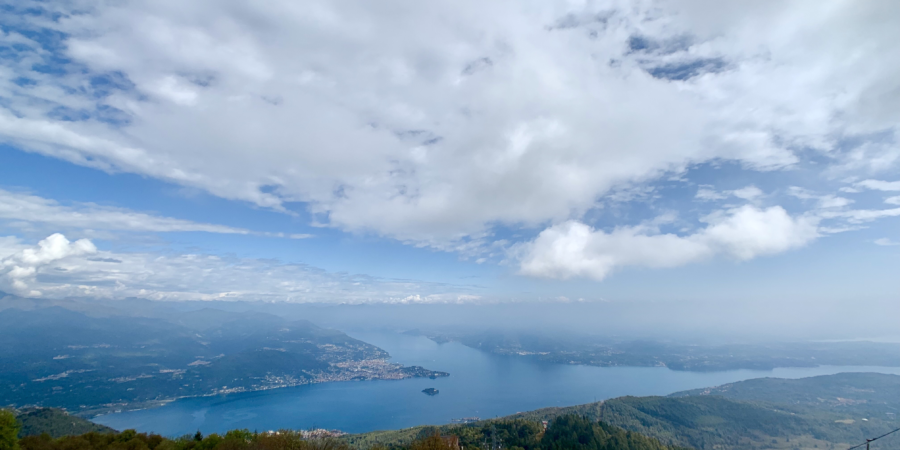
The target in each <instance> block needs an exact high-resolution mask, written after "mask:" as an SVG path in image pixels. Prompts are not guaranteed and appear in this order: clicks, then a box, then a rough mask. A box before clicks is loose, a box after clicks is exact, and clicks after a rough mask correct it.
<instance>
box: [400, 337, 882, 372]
mask: <svg viewBox="0 0 900 450" xmlns="http://www.w3.org/2000/svg"><path fill="white" fill-rule="evenodd" d="M407 333H408V334H412V335H421V336H425V337H427V338H429V339H431V340H433V341H435V342H438V343H444V342H450V341H456V342H460V343H461V344H463V345H466V346H468V347H472V348H475V349H478V350H482V351H486V352H489V353H494V354H498V355H513V356H518V357H525V358H534V359H538V360H541V361H545V362H551V363H558V364H583V365H589V366H601V367H614V366H637V367H656V366H663V367H668V368H670V369H672V370H680V371H692V372H714V371H723V370H737V369H751V370H772V369H774V368H776V367H816V366H820V365H830V366H884V367H900V344H898V343H886V342H868V341H858V342H857V341H854V342H777V343H756V344H727V345H699V344H691V343H678V342H661V341H647V340H622V339H612V338H607V337H602V336H593V335H584V334H578V333H568V332H557V333H543V332H539V331H531V330H529V331H498V330H481V329H464V328H454V329H453V330H451V331H422V330H421V329H416V330H410V331H407Z"/></svg>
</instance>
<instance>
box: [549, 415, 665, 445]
mask: <svg viewBox="0 0 900 450" xmlns="http://www.w3.org/2000/svg"><path fill="white" fill-rule="evenodd" d="M540 448H541V449H542V450H624V449H627V450H665V449H668V448H669V447H667V446H665V445H663V444H660V443H659V441H657V440H656V439H651V438H648V437H646V436H642V435H640V434H637V433H632V432H630V431H625V430H622V429H621V428H616V427H613V426H610V425H607V424H605V423H603V422H593V421H591V420H588V419H586V418H584V417H579V416H575V415H567V416H562V417H558V418H556V419H555V420H554V421H553V423H552V424H551V425H550V427H549V428H548V429H547V432H546V433H545V434H544V436H543V437H542V438H541V447H540Z"/></svg>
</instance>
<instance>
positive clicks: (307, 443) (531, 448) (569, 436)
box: [0, 415, 672, 450]
mask: <svg viewBox="0 0 900 450" xmlns="http://www.w3.org/2000/svg"><path fill="white" fill-rule="evenodd" d="M17 431H18V430H15V429H14V430H12V432H13V434H12V436H15V432H17ZM441 431H442V428H440V427H426V428H422V429H420V430H419V432H418V434H417V437H416V438H415V439H413V440H411V441H409V442H407V443H405V444H400V443H388V444H387V445H386V446H384V447H382V446H381V445H379V444H375V445H371V446H369V447H368V449H369V450H374V449H385V448H390V449H392V450H459V449H461V448H468V449H478V448H482V445H483V444H487V445H488V446H490V445H491V444H492V443H494V442H496V443H497V444H498V445H500V446H502V448H503V449H505V450H507V449H508V450H517V449H519V450H563V449H566V450H568V449H585V450H671V449H672V448H671V447H666V446H664V445H662V444H660V443H659V442H658V441H656V440H654V439H650V438H647V437H644V436H641V435H639V434H637V433H632V432H627V431H624V430H622V429H619V428H616V427H613V426H610V425H607V424H604V423H600V422H594V421H591V420H589V419H586V418H582V417H580V416H574V415H568V416H562V417H559V418H557V419H556V420H554V421H553V423H552V424H551V425H550V428H549V429H548V430H547V431H546V432H545V431H544V429H543V427H542V426H541V424H540V423H538V422H533V421H527V420H493V421H489V422H485V423H481V424H476V425H469V426H462V427H455V428H453V430H452V432H450V433H441ZM12 442H15V439H13V440H12ZM19 445H20V447H21V450H351V447H350V445H349V444H348V443H347V441H342V440H338V439H331V438H321V439H305V438H304V437H303V434H302V433H300V432H297V431H291V430H281V431H278V432H277V433H251V432H250V431H248V430H232V431H229V432H228V433H225V434H224V435H219V434H210V435H207V436H203V435H202V434H201V433H199V432H198V433H196V434H192V435H191V434H189V435H185V436H182V437H180V438H178V439H167V438H164V437H162V436H159V435H156V434H145V433H138V432H136V431H134V430H125V431H123V432H121V433H98V432H90V433H85V434H82V435H79V436H64V437H60V438H53V437H51V436H50V435H49V434H47V433H44V434H42V435H40V436H27V437H25V438H22V439H21V440H20V441H19ZM7 448H9V449H12V448H13V447H4V448H2V449H0V450H7Z"/></svg>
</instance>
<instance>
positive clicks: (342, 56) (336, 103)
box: [0, 0, 900, 248]
mask: <svg viewBox="0 0 900 450" xmlns="http://www.w3.org/2000/svg"><path fill="white" fill-rule="evenodd" d="M725 3H728V2H725ZM763 3H765V6H758V5H757V4H756V3H747V2H743V3H741V4H740V6H735V5H737V4H734V5H723V4H719V2H698V1H687V0H679V1H675V0H673V1H649V0H647V1H636V2H633V1H628V2H625V1H616V0H609V1H598V2H587V3H584V2H528V1H526V2H522V1H517V0H501V1H497V2H490V3H488V4H486V3H484V2H476V1H473V0H464V1H449V0H443V1H432V2H418V3H415V2H414V3H409V2H405V3H397V2H395V1H393V0H388V1H386V2H370V1H363V0H356V1H353V0H350V1H346V2H332V1H327V0H307V1H303V2H290V1H274V2H250V1H242V0H225V1H221V0H215V1H213V0H200V1H194V2H183V1H175V0H155V1H133V2H114V3H109V2H102V3H97V2H83V1H76V2H74V3H71V4H72V5H74V6H71V10H77V11H79V13H78V14H73V15H70V14H68V13H69V12H70V10H69V9H67V8H68V7H69V6H67V5H70V3H68V2H67V3H54V2H36V3H34V4H32V3H31V2H21V7H23V8H26V7H29V6H34V5H37V6H39V7H42V8H51V9H55V10H58V11H59V12H61V13H63V16H62V17H61V18H59V20H55V21H51V20H48V19H45V18H43V17H39V16H34V15H27V16H26V15H22V17H21V18H20V19H18V20H23V21H29V20H30V21H32V22H40V23H41V24H43V25H45V26H48V27H54V28H58V29H60V30H61V31H64V32H67V33H70V36H71V37H70V38H69V39H68V40H67V41H66V42H65V48H66V49H67V50H66V51H67V56H68V57H70V58H72V59H73V61H75V62H77V63H79V64H83V65H84V67H86V68H87V69H89V71H90V72H93V73H87V74H84V75H82V72H79V71H70V72H69V73H68V74H67V75H65V76H64V77H57V78H54V77H55V76H53V75H47V74H43V73H39V72H35V71H33V70H32V66H33V65H34V63H35V59H36V58H37V59H39V58H40V56H39V54H38V52H33V53H27V52H25V53H27V54H25V55H24V56H23V57H22V59H21V60H19V61H18V62H15V61H13V60H11V59H10V60H5V61H4V64H7V67H6V69H7V70H8V73H9V76H8V77H7V79H9V80H11V79H14V78H15V77H16V76H27V77H30V78H33V79H35V80H36V81H37V83H38V84H37V85H36V86H34V87H27V86H18V85H15V84H14V83H10V82H3V83H0V96H2V97H4V98H5V99H11V100H9V101H10V102H12V103H11V106H10V107H9V108H0V139H2V141H3V142H5V143H8V144H12V145H15V146H18V147H21V148H25V149H28V150H29V151H34V152H39V153H42V154H45V155H51V156H54V157H57V158H61V159H65V160H67V161H71V162H74V163H77V164H82V165H87V166H91V167H97V168H100V169H104V170H118V171H127V172H133V173H138V174H141V175H145V176H150V177H155V178H159V179H163V180H166V181H169V182H173V183H177V184H181V185H184V186H189V187H194V188H200V189H203V190H205V191H208V192H210V193H212V194H214V195H218V196H221V197H224V198H228V199H237V200H242V201H247V202H251V203H254V204H256V205H259V206H262V207H267V208H273V209H283V208H284V204H285V202H288V201H291V202H293V201H301V202H308V205H309V208H310V209H311V211H313V212H314V213H315V214H316V215H317V217H318V220H319V221H320V222H321V223H323V224H326V225H329V226H334V227H338V228H341V229H344V230H350V231H360V230H363V231H372V232H375V233H378V234H381V235H385V236H390V237H395V238H398V239H401V240H404V241H410V242H414V243H416V244H418V245H435V246H438V247H440V248H456V247H457V246H458V245H460V243H466V242H468V240H469V239H481V238H483V237H484V236H485V235H486V234H487V233H489V231H490V228H491V227H492V226H493V225H495V224H506V225H513V226H518V225H526V226H538V225H540V224H544V223H548V222H553V223H559V222H562V221H565V220H569V219H573V218H574V219H579V218H581V217H583V216H584V214H585V213H586V211H588V210H590V209H592V208H594V207H595V206H596V202H597V201H598V199H602V198H603V196H604V195H605V194H607V193H608V192H610V189H613V188H615V187H618V186H621V185H633V184H641V183H643V182H646V181H652V180H656V179H658V178H660V177H668V176H670V175H672V173H680V172H682V171H683V170H684V169H685V168H686V167H689V166H691V165H693V164H697V163H703V162H718V161H733V162H738V163H740V164H741V165H743V166H744V167H746V168H750V169H754V170H773V169H779V168H785V167H790V166H791V165H794V164H796V163H797V162H798V161H799V160H800V158H801V156H802V155H801V154H798V153H795V152H794V149H799V148H803V149H813V151H820V152H821V153H822V154H824V155H826V157H832V158H834V159H835V160H837V161H843V159H841V158H842V157H843V156H844V155H841V152H842V151H843V150H842V149H841V148H840V147H839V145H838V143H837V142H836V141H835V138H834V136H845V135H849V136H868V135H872V134H873V133H881V134H880V136H884V135H893V133H894V132H895V130H896V127H897V123H898V122H900V112H898V109H897V108H896V105H897V104H898V103H900V97H898V96H900V77H898V76H897V74H898V73H900V60H898V59H897V58H889V57H885V55H890V54H892V52H894V51H895V48H894V46H895V42H897V41H900V26H898V20H900V19H898V18H900V11H898V8H900V4H897V3H896V2H862V3H860V2H842V1H838V0H830V1H826V2H824V3H823V2H822V1H813V0H808V1H796V2H763ZM698 5H699V6H698ZM5 38H6V39H16V40H19V41H21V42H22V45H26V46H27V45H31V46H32V47H36V45H35V44H34V43H33V42H32V41H30V40H28V39H27V38H25V37H23V36H21V35H17V34H15V33H12V32H10V33H6V34H5ZM100 72H112V73H121V74H124V75H125V76H126V77H127V78H128V80H130V81H131V82H133V83H134V86H135V89H136V91H137V92H130V91H117V92H114V93H113V94H112V95H110V96H108V97H104V98H102V99H101V100H99V101H100V103H102V104H103V105H104V106H109V107H114V108H117V109H118V110H121V111H123V112H124V113H126V114H127V115H128V116H130V117H131V119H132V120H131V121H130V122H128V123H127V124H122V125H121V126H109V125H108V124H106V123H103V122H100V121H98V120H94V119H91V120H85V121H69V120H62V119H59V118H54V117H53V115H52V114H50V112H51V111H53V110H54V108H57V107H58V106H59V105H65V106H66V107H68V108H71V109H79V108H82V109H86V110H92V108H95V106H96V105H95V103H96V102H97V100H95V99H93V98H91V97H86V96H83V95H81V94H79V92H82V90H79V89H81V88H82V87H84V86H88V85H90V83H89V81H88V77H89V76H92V75H93V74H94V73H100ZM679 78H684V79H679ZM60 85H61V86H60ZM882 140H884V139H882ZM882 153H883V152H882ZM859 155H861V156H858V158H863V159H865V160H868V159H872V158H875V157H880V156H878V155H881V153H879V154H878V155H875V153H872V152H871V151H865V152H862V153H860V154H859ZM868 155H875V156H868ZM882 160H883V161H882V162H879V163H878V164H879V167H881V168H886V167H890V164H892V163H891V160H890V158H887V159H885V158H882ZM698 194H699V193H698ZM743 194H744V195H750V196H751V197H753V196H758V195H756V194H755V193H754V192H749V191H747V192H743ZM744 198H748V197H744ZM548 231H550V230H548Z"/></svg>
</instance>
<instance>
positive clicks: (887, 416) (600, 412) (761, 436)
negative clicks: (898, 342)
mask: <svg viewBox="0 0 900 450" xmlns="http://www.w3.org/2000/svg"><path fill="white" fill-rule="evenodd" d="M719 394H723V395H719ZM898 408H900V376H896V375H882V374H871V373H844V374H838V375H828V376H821V377H811V378H802V379H798V380H784V379H777V378H761V379H754V380H748V381H743V382H739V383H731V384H727V385H723V386H719V387H715V388H707V389H698V390H693V391H686V392H679V393H675V394H672V395H671V396H667V397H620V398H614V399H610V400H606V401H603V402H597V403H589V404H585V405H577V406H570V407H552V408H543V409H538V410H534V411H529V412H524V413H519V414H515V415H512V416H508V417H505V418H502V419H496V420H486V421H482V422H478V423H475V424H467V425H444V426H441V427H415V428H410V429H406V430H394V431H378V432H373V433H365V434H360V435H353V436H348V437H346V438H345V439H346V440H347V441H348V442H350V443H351V444H353V445H356V446H357V447H358V448H363V447H365V446H366V445H372V444H380V445H384V446H391V445H394V444H403V443H407V442H410V441H411V440H412V439H415V438H416V437H419V436H421V435H422V434H423V433H426V434H427V433H429V432H433V430H437V431H438V432H440V433H441V434H459V435H466V434H467V433H471V432H472V431H470V430H472V429H482V430H483V429H489V428H490V427H492V426H497V425H496V424H498V423H503V424H510V423H531V424H536V423H540V422H541V421H553V420H555V419H556V418H558V417H563V416H576V417H583V418H585V419H588V420H591V421H595V422H596V421H601V422H603V423H606V424H608V425H611V426H614V427H618V428H621V429H623V430H627V431H630V432H634V433H638V434H640V435H643V436H648V437H651V438H654V439H657V440H659V441H660V442H661V443H663V444H666V445H670V446H679V447H690V448H695V449H737V450H762V449H773V450H775V449H778V450H781V449H783V450H795V449H810V450H815V449H840V448H842V447H843V448H846V447H850V446H851V445H855V444H858V443H860V442H864V441H865V439H866V438H870V437H874V436H878V435H881V434H883V433H885V432H887V431H890V430H892V429H895V428H897V427H900V424H898V423H897V420H896V417H895V416H894V415H893V414H892V413H891V412H892V411H896V409H898ZM504 426H506V425H504ZM888 439H893V440H892V441H891V440H888ZM884 443H886V444H888V445H893V446H894V447H896V446H897V445H898V444H900V433H898V435H896V436H893V437H891V438H886V440H885V441H884Z"/></svg>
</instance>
